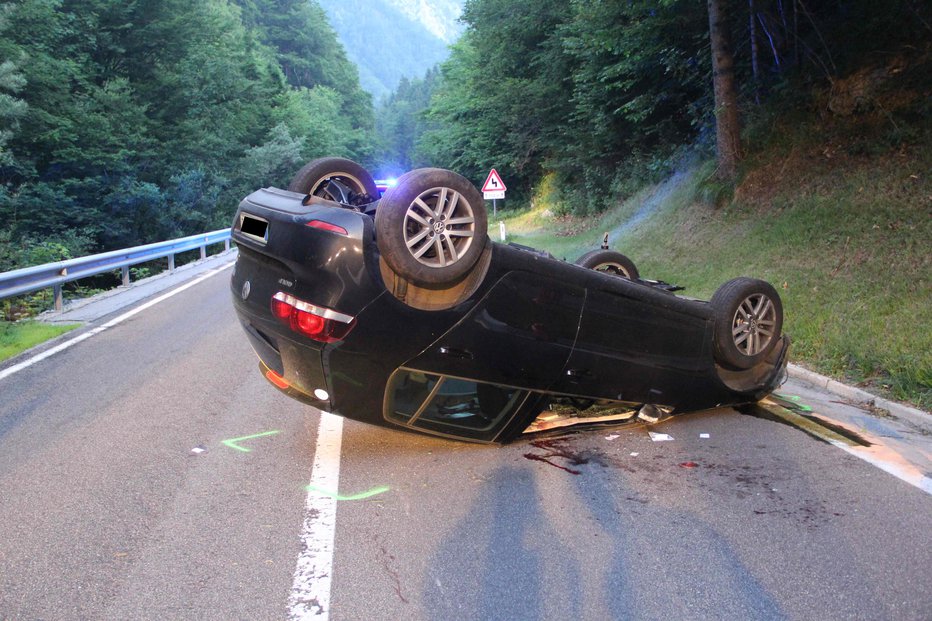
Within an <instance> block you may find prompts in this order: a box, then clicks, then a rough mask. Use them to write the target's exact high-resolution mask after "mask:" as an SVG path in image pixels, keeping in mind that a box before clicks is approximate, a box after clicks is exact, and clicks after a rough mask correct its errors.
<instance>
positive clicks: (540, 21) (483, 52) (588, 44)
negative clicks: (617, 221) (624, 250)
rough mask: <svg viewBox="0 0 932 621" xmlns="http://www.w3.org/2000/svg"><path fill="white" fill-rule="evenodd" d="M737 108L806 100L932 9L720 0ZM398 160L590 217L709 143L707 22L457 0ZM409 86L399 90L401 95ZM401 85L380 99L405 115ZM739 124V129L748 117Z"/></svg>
mask: <svg viewBox="0 0 932 621" xmlns="http://www.w3.org/2000/svg"><path fill="white" fill-rule="evenodd" d="M718 4H719V5H720V7H721V12H722V14H723V15H724V16H725V20H724V23H725V27H726V29H727V30H728V32H729V33H730V35H731V40H732V43H733V44H732V51H733V54H734V57H735V63H736V73H737V76H736V77H737V81H738V84H739V86H740V87H741V91H740V110H741V112H742V116H743V117H744V118H745V119H746V120H747V119H749V118H752V119H753V117H754V116H755V115H758V116H759V115H760V114H761V112H759V111H763V110H766V109H768V106H769V107H770V108H771V109H772V107H773V106H778V107H779V106H783V107H786V106H796V105H800V104H807V103H808V102H810V101H811V97H812V94H813V93H814V92H816V91H817V90H818V89H820V88H821V89H827V88H828V87H829V86H831V85H836V86H837V84H838V82H839V80H840V79H841V78H844V77H846V76H848V75H849V74H850V73H851V72H852V71H854V70H856V69H858V68H860V67H863V66H865V65H877V66H880V67H882V66H884V64H885V63H888V62H889V61H890V59H892V58H893V57H896V56H897V55H899V54H903V53H906V54H914V55H915V54H917V53H918V54H921V53H923V50H927V49H928V41H929V38H930V34H932V15H930V13H932V10H930V5H929V4H928V3H926V2H920V1H919V0H891V1H890V2H882V3H881V2H875V1H873V0H832V1H828V0H740V1H738V0H718ZM462 19H463V20H464V22H465V24H466V26H467V29H466V32H465V33H464V35H463V37H462V38H461V40H460V41H459V42H458V43H457V44H456V45H455V46H454V47H453V49H452V55H451V58H450V59H449V60H448V61H447V62H445V63H444V64H443V65H442V67H441V74H442V75H441V79H440V80H435V81H434V85H433V96H432V99H431V103H430V105H429V107H428V108H427V109H426V110H425V112H424V115H425V116H426V119H427V120H428V121H429V123H422V124H421V125H420V126H415V125H412V124H410V123H409V124H408V125H407V126H406V127H409V128H410V127H414V128H415V130H416V131H420V133H417V134H416V135H413V136H411V135H405V136H404V137H403V138H401V137H398V138H399V140H400V141H401V142H400V143H398V144H396V145H395V147H393V148H395V149H396V150H397V149H398V148H399V147H403V146H404V144H410V143H412V142H413V144H414V145H415V147H414V149H413V150H412V151H409V152H408V153H409V156H408V158H409V160H410V161H412V162H413V163H417V164H429V165H435V166H444V167H449V168H453V169H456V170H458V171H460V172H462V173H464V174H467V175H468V176H470V177H471V178H472V179H473V180H475V181H481V180H482V179H483V178H484V175H485V173H486V172H487V171H488V169H489V168H490V167H492V166H495V167H496V168H497V169H498V171H499V172H501V173H502V174H503V176H504V177H505V180H506V182H507V183H508V187H509V198H513V197H514V198H518V199H522V198H527V197H528V196H530V194H531V193H532V191H533V189H534V187H535V186H536V185H538V184H539V183H540V182H541V180H542V179H544V178H547V179H554V178H555V179H556V183H558V184H559V186H560V187H562V188H563V189H564V195H565V196H566V202H565V205H566V206H567V209H571V210H574V211H582V212H585V211H590V210H598V209H601V208H602V207H603V206H604V205H605V204H606V202H607V201H609V200H613V199H614V198H615V197H616V196H617V195H618V194H619V193H622V194H623V193H625V192H626V191H628V190H631V189H633V188H634V187H636V186H637V185H639V184H640V183H643V182H644V181H647V180H650V179H651V178H652V177H654V178H655V177H657V176H659V175H662V174H664V173H666V172H668V170H669V168H670V167H671V166H672V165H673V164H674V163H675V161H676V154H677V150H678V148H679V147H680V145H684V144H689V145H696V144H698V145H699V146H700V148H703V147H704V148H710V147H711V146H712V144H713V143H714V123H715V109H714V108H715V105H714V103H713V97H712V69H711V67H712V65H711V60H710V44H709V18H708V13H707V8H706V4H705V3H701V2H695V0H569V1H556V0H540V1H539V2H534V3H528V2H524V1H522V0H468V1H467V3H466V6H465V10H464V13H463V18H462ZM408 93H410V94H408ZM421 97H422V95H421V93H419V92H413V89H411V88H410V86H406V87H405V89H399V91H398V92H397V93H396V94H395V97H394V98H393V99H392V100H391V101H390V102H389V106H390V107H392V106H394V107H395V108H396V109H397V111H395V112H391V111H386V112H383V113H382V114H383V116H391V115H393V114H394V115H399V114H401V115H405V114H410V113H409V112H407V111H406V110H409V109H410V107H411V105H412V104H413V103H416V102H417V101H418V100H419V99H420V98H421ZM746 124H747V123H746Z"/></svg>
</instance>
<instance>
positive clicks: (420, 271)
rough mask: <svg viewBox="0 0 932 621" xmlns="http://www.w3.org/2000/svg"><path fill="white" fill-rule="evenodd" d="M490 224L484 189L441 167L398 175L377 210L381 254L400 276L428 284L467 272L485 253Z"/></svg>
mask: <svg viewBox="0 0 932 621" xmlns="http://www.w3.org/2000/svg"><path fill="white" fill-rule="evenodd" d="M487 229H488V221H487V216H486V211H485V203H484V202H483V199H482V194H480V193H479V190H477V189H476V187H475V186H474V185H473V184H472V183H470V182H469V180H468V179H466V178H465V177H462V176H460V175H458V174H456V173H454V172H450V171H449V170H442V169H439V168H420V169H417V170H412V171H411V172H408V173H405V174H404V175H402V176H401V177H399V178H398V182H397V184H396V185H395V186H394V187H392V188H389V189H388V190H387V191H386V192H385V195H384V196H383V197H382V201H381V203H380V204H379V209H378V211H377V212H376V214H375V230H376V239H377V242H378V246H379V251H380V252H381V254H382V258H383V259H384V260H385V262H386V263H387V264H388V265H389V267H391V269H392V270H394V271H395V273H397V274H398V275H399V276H401V277H402V278H405V279H407V280H409V281H411V282H412V283H414V284H416V285H420V286H424V287H432V286H440V285H447V284H450V283H454V282H457V281H458V280H460V279H461V278H463V277H464V276H465V275H466V274H467V273H468V272H469V270H470V269H472V268H473V266H474V265H475V264H476V262H477V260H478V259H479V256H480V255H481V254H482V251H483V248H484V247H485V245H486V234H487Z"/></svg>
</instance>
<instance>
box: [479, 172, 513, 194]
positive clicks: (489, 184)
mask: <svg viewBox="0 0 932 621" xmlns="http://www.w3.org/2000/svg"><path fill="white" fill-rule="evenodd" d="M507 189H508V188H506V187H505V184H504V183H503V182H502V178H501V177H499V176H498V171H496V170H495V169H494V168H493V169H492V170H490V171H489V176H488V177H486V180H485V183H484V184H483V185H482V191H483V192H504V191H505V190H507Z"/></svg>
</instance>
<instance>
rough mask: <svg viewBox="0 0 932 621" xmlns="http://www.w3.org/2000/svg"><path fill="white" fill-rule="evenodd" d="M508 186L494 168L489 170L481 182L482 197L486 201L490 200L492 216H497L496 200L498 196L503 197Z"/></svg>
mask: <svg viewBox="0 0 932 621" xmlns="http://www.w3.org/2000/svg"><path fill="white" fill-rule="evenodd" d="M507 189H508V188H506V187H505V183H504V182H503V181H502V178H501V177H500V176H499V174H498V171H497V170H495V169H494V168H493V169H492V170H490V171H489V176H488V177H486V178H485V183H483V184H482V198H484V199H485V200H487V201H489V200H490V201H492V216H493V217H496V216H498V205H497V204H496V202H495V201H496V200H498V199H499V198H501V199H504V198H505V190H507Z"/></svg>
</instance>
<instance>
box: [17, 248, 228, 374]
mask: <svg viewBox="0 0 932 621" xmlns="http://www.w3.org/2000/svg"><path fill="white" fill-rule="evenodd" d="M229 267H233V263H232V262H230V263H227V264H226V265H223V266H221V267H218V268H216V269H213V270H211V271H209V272H207V273H206V274H203V275H201V276H198V277H197V278H195V279H194V280H192V281H189V282H186V283H185V284H183V285H181V286H180V287H178V288H177V289H172V290H171V291H169V292H168V293H165V294H163V295H160V296H159V297H157V298H153V299H151V300H149V301H148V302H146V303H145V304H140V305H139V306H137V307H136V308H134V309H133V310H131V311H128V312H126V313H123V314H122V315H120V316H119V317H115V318H113V319H111V320H110V321H108V322H107V323H105V324H103V325H101V326H98V327H96V328H94V329H93V330H88V331H87V332H84V333H82V334H79V335H78V336H76V337H74V338H72V339H69V340H67V341H65V342H64V343H59V344H58V345H56V346H55V347H52V348H50V349H47V350H45V351H44V352H42V353H40V354H36V355H35V356H32V357H30V358H27V359H26V360H23V361H22V362H19V363H17V364H14V365H12V366H10V367H7V368H6V369H3V370H2V371H0V380H3V379H5V378H7V377H10V376H11V375H13V374H14V373H18V372H20V371H22V370H23V369H28V368H29V367H31V366H32V365H34V364H36V363H37V362H41V361H43V360H45V359H46V358H50V357H51V356H54V355H55V354H57V353H59V352H62V351H64V350H66V349H68V348H69V347H72V346H74V345H77V344H78V343H80V342H81V341H85V340H87V339H89V338H91V337H92V336H95V335H97V334H100V333H101V332H103V331H104V330H109V329H110V328H112V327H113V326H115V325H117V324H119V323H122V322H124V321H126V320H127V319H129V318H130V317H133V316H134V315H136V314H138V313H141V312H142V311H144V310H146V309H147V308H151V307H152V306H155V305H156V304H158V303H159V302H164V301H165V300H167V299H168V298H170V297H172V296H173V295H178V294H179V293H181V292H182V291H184V290H185V289H190V288H191V287H193V286H194V285H196V284H198V283H200V282H203V281H205V280H207V279H208V278H210V277H211V276H214V275H215V274H219V273H220V272H222V271H223V270H225V269H227V268H229Z"/></svg>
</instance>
